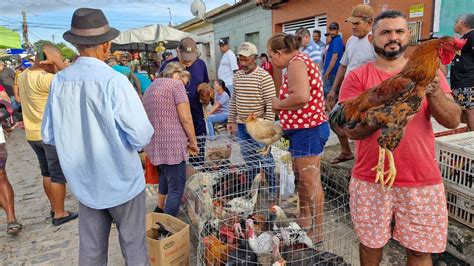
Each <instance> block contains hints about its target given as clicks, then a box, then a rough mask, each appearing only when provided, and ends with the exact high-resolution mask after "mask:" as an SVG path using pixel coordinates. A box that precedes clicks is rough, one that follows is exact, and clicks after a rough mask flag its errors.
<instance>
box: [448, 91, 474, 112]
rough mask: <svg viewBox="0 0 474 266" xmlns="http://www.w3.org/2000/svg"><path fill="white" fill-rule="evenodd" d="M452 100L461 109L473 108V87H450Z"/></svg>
mask: <svg viewBox="0 0 474 266" xmlns="http://www.w3.org/2000/svg"><path fill="white" fill-rule="evenodd" d="M452 91H453V96H454V100H456V102H457V103H458V104H459V105H460V106H461V108H462V109H463V110H469V109H473V108H474V87H466V88H457V89H452Z"/></svg>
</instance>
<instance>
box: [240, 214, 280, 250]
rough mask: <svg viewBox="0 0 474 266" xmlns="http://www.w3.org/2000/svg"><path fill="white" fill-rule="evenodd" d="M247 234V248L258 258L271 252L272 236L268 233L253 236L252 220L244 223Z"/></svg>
mask: <svg viewBox="0 0 474 266" xmlns="http://www.w3.org/2000/svg"><path fill="white" fill-rule="evenodd" d="M245 225H246V228H247V234H248V238H249V246H250V248H251V249H252V251H253V252H255V254H257V255H258V256H260V255H263V254H270V253H272V250H273V240H272V238H273V235H272V234H271V233H270V232H263V233H261V234H260V235H259V236H256V235H255V232H254V229H253V220H252V219H247V220H246V221H245Z"/></svg>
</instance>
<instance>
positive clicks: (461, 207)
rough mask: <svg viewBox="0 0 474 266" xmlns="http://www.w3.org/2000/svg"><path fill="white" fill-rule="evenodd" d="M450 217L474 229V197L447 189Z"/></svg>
mask: <svg viewBox="0 0 474 266" xmlns="http://www.w3.org/2000/svg"><path fill="white" fill-rule="evenodd" d="M446 201H447V203H448V213H449V217H451V218H452V219H455V220H457V221H459V222H461V223H463V224H465V225H467V226H468V227H470V228H474V220H473V216H474V197H473V196H468V195H466V194H464V193H461V192H459V191H457V190H455V189H452V188H450V187H446Z"/></svg>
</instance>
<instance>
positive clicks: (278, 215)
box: [271, 205, 314, 249]
mask: <svg viewBox="0 0 474 266" xmlns="http://www.w3.org/2000/svg"><path fill="white" fill-rule="evenodd" d="M271 211H272V212H273V213H274V216H273V222H274V224H273V228H272V229H273V230H274V231H276V232H279V233H278V235H279V236H280V237H281V239H282V240H283V244H284V245H285V246H293V245H295V244H304V245H306V246H308V247H309V248H313V249H314V245H313V241H312V240H311V238H310V237H309V236H308V235H307V234H306V232H305V231H304V230H303V229H301V227H300V226H299V225H298V224H297V223H295V222H290V220H288V217H287V216H286V214H285V212H284V211H283V209H282V208H281V207H280V206H277V205H273V206H272V208H271Z"/></svg>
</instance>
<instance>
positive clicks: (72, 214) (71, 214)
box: [52, 211, 79, 226]
mask: <svg viewBox="0 0 474 266" xmlns="http://www.w3.org/2000/svg"><path fill="white" fill-rule="evenodd" d="M67 213H68V214H69V215H68V216H65V217H61V218H54V217H53V221H52V224H53V225H54V226H59V225H62V224H64V223H67V222H69V221H72V220H74V219H76V218H77V217H79V213H77V212H70V211H68V212H67Z"/></svg>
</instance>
